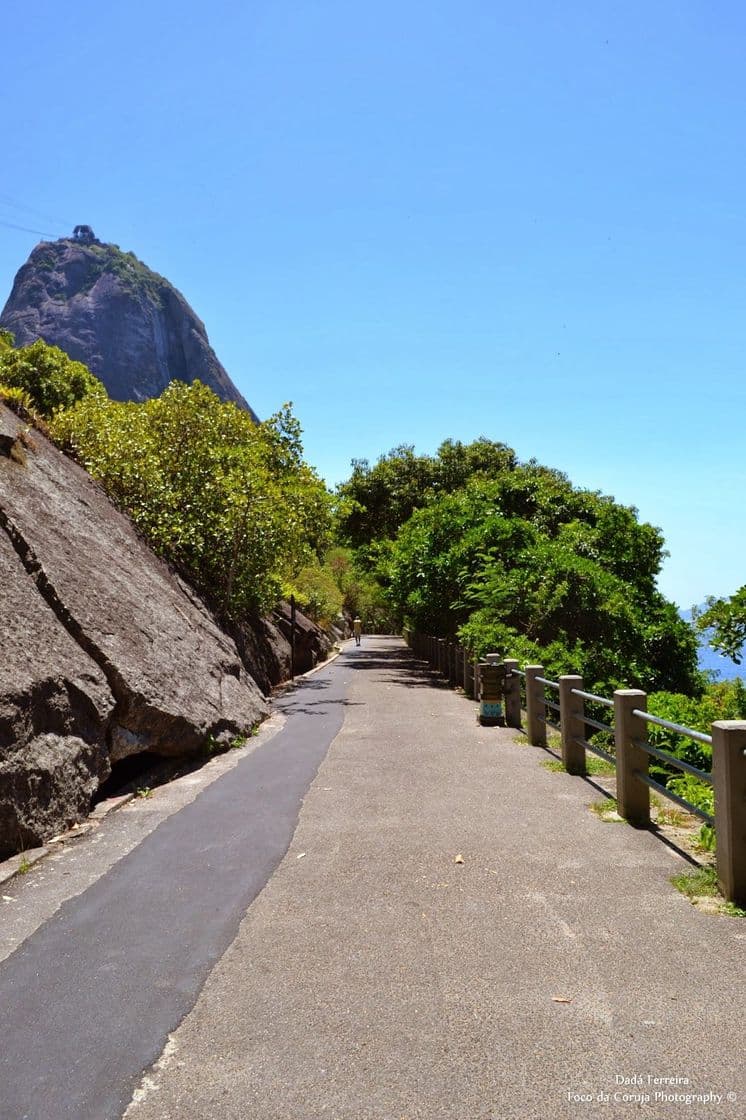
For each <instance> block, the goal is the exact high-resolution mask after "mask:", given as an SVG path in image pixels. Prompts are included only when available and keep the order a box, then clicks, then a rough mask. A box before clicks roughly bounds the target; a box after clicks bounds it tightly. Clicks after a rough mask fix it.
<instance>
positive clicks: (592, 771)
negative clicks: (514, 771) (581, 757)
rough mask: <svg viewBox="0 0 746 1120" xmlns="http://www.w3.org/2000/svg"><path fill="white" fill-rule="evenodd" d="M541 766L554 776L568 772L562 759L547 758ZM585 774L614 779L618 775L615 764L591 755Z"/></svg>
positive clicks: (588, 756)
mask: <svg viewBox="0 0 746 1120" xmlns="http://www.w3.org/2000/svg"><path fill="white" fill-rule="evenodd" d="M541 765H542V766H543V767H544V769H545V770H550V771H551V772H552V773H553V774H560V773H565V772H566V771H565V764H564V762H563V761H562V759H561V758H547V759H545V760H544V761H543V762H542V764H541ZM585 772H586V774H587V775H588V776H589V777H592V778H600V777H609V778H613V777H614V775H615V774H616V767H615V766H614V764H613V763H611V762H607V761H606V759H605V758H597V757H596V755H594V754H589V755H587V756H586V760H585Z"/></svg>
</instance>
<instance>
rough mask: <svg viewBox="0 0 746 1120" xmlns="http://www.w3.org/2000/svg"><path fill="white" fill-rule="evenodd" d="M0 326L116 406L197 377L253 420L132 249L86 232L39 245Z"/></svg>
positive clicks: (195, 331)
mask: <svg viewBox="0 0 746 1120" xmlns="http://www.w3.org/2000/svg"><path fill="white" fill-rule="evenodd" d="M0 327H3V328H5V329H6V330H9V331H12V333H13V334H14V336H15V340H16V344H17V345H18V346H26V345H28V344H30V343H32V342H35V341H36V340H37V339H39V338H41V339H43V340H44V341H45V342H48V343H51V344H52V345H54V346H59V347H60V349H61V350H64V351H65V353H66V354H69V355H70V357H71V358H75V359H76V360H77V361H80V362H84V363H85V364H86V365H87V366H88V368H89V369H90V370H91V371H92V372H93V373H95V374H96V376H97V377H99V378H100V379H101V380H102V381H103V383H104V385H105V386H106V388H107V390H108V392H109V395H110V396H111V397H113V398H114V399H115V400H135V401H142V400H146V399H147V398H149V397H157V396H159V395H160V393H161V392H162V391H163V389H165V387H166V385H167V384H168V383H169V381H172V380H179V381H186V382H188V383H191V382H192V381H194V380H195V379H199V380H200V381H202V382H203V383H204V384H205V385H209V386H210V388H211V389H213V390H214V391H215V392H216V393H217V395H218V396H219V397H221V398H222V399H223V400H226V401H235V402H236V404H238V405H240V406H241V407H242V408H246V409H247V410H248V411H249V412H251V414H252V416H254V418H255V419H256V415H255V413H254V412H253V410H252V409H251V408H250V407H249V405H248V404H247V403H246V401H245V400H244V398H243V397H242V396H241V394H240V393H239V392H238V390H237V389H236V387H235V385H234V384H233V382H232V381H231V379H230V377H229V376H228V374H227V373H226V371H225V369H224V368H223V366H222V365H221V364H220V362H219V361H218V359H217V356H216V355H215V352H214V351H213V349H212V347H211V346H210V344H209V342H208V339H207V333H206V331H205V328H204V325H203V323H202V322H200V320H199V319H198V318H197V316H196V315H195V313H194V312H193V311H192V309H191V307H190V306H189V304H188V303H187V301H186V300H185V299H184V297H183V296H182V295H181V294H180V293H179V292H177V290H176V289H175V288H174V287H173V285H171V284H169V282H168V281H167V280H165V279H164V278H163V277H162V276H159V275H158V274H157V273H155V272H152V271H151V270H150V269H149V268H148V267H147V266H146V265H144V264H143V263H142V261H139V260H138V259H137V257H136V256H135V255H134V254H133V253H125V252H123V251H122V250H121V249H120V248H119V247H118V246H117V245H107V244H103V243H102V242H100V241H98V240H97V239H96V238H95V237H94V235H93V231H92V230H91V229H90V227H88V226H77V227H76V230H75V233H74V235H73V236H72V237H70V238H62V239H61V240H59V241H51V242H48V241H43V242H41V244H39V245H37V246H36V248H35V249H34V250H33V252H32V253H31V256H30V257H29V259H28V261H27V262H26V264H24V265H23V267H22V268H21V269H20V271H19V272H18V274H17V276H16V278H15V282H14V284H13V290H12V292H11V294H10V298H9V299H8V302H7V303H6V305H5V308H4V309H3V312H2V315H0Z"/></svg>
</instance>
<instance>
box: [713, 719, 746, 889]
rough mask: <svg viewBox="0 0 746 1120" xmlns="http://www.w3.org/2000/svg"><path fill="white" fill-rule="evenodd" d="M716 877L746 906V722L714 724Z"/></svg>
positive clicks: (719, 722)
mask: <svg viewBox="0 0 746 1120" xmlns="http://www.w3.org/2000/svg"><path fill="white" fill-rule="evenodd" d="M712 779H713V785H714V787H715V833H716V835H717V851H716V863H717V876H718V884H719V886H720V890H721V891H722V892H723V894H724V895H725V897H726V898H727V899H728V901H729V902H735V903H736V904H737V905H738V906H746V723H744V722H742V721H740V720H734V719H719V720H717V721H716V722H715V723H713V725H712Z"/></svg>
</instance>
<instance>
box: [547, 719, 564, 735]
mask: <svg viewBox="0 0 746 1120" xmlns="http://www.w3.org/2000/svg"><path fill="white" fill-rule="evenodd" d="M544 723H545V724H546V725H547V727H551V729H552V731H559V733H560V735H561V734H562V728H561V727H560V725H559V724H558V723H553V722H552V720H551V719H545V720H544Z"/></svg>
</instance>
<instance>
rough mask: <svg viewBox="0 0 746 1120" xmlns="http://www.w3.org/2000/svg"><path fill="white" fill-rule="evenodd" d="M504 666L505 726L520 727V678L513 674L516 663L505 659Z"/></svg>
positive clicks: (508, 658)
mask: <svg viewBox="0 0 746 1120" xmlns="http://www.w3.org/2000/svg"><path fill="white" fill-rule="evenodd" d="M503 664H504V665H505V726H506V727H520V726H521V678H520V677H519V676H518V674H517V673H515V672H514V670H515V669H517V668H518V662H517V661H516V660H515V659H514V658H510V657H506V658H505V661H504V663H503Z"/></svg>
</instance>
